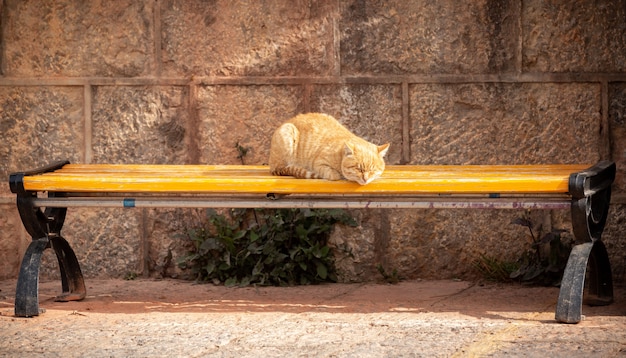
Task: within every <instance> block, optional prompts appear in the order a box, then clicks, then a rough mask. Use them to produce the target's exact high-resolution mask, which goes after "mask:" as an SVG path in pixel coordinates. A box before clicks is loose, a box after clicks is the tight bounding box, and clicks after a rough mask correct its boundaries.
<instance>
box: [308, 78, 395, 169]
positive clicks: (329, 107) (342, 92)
mask: <svg viewBox="0 0 626 358" xmlns="http://www.w3.org/2000/svg"><path fill="white" fill-rule="evenodd" d="M310 107H311V112H322V113H327V114H330V115H331V116H333V117H335V118H337V120H339V121H340V122H341V123H342V124H343V125H345V126H346V127H347V128H348V129H350V130H351V131H352V132H353V133H355V134H356V135H358V136H360V137H362V138H365V139H366V140H368V141H370V142H372V143H374V144H378V145H380V144H384V143H391V147H390V148H389V153H387V157H386V162H387V163H389V164H399V163H400V161H401V158H402V91H401V88H400V86H399V85H318V86H315V87H314V88H313V91H312V93H311V98H310Z"/></svg>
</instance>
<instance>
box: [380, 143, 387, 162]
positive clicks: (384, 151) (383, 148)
mask: <svg viewBox="0 0 626 358" xmlns="http://www.w3.org/2000/svg"><path fill="white" fill-rule="evenodd" d="M388 150H389V143H386V144H383V145H379V146H378V155H380V157H381V158H382V157H384V156H385V154H387V151H388Z"/></svg>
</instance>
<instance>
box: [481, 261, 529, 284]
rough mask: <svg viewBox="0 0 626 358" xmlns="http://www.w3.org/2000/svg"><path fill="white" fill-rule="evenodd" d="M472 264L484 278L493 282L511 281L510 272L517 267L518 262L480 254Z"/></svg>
mask: <svg viewBox="0 0 626 358" xmlns="http://www.w3.org/2000/svg"><path fill="white" fill-rule="evenodd" d="M473 265H474V267H475V268H476V269H477V270H478V272H480V274H481V275H482V276H483V277H484V278H485V279H487V280H489V281H495V282H506V281H511V274H512V273H513V272H515V271H516V270H518V269H519V264H517V263H515V262H509V261H502V260H499V259H496V258H493V257H489V256H487V255H485V254H482V255H480V257H479V258H478V259H476V260H475V261H474V262H473Z"/></svg>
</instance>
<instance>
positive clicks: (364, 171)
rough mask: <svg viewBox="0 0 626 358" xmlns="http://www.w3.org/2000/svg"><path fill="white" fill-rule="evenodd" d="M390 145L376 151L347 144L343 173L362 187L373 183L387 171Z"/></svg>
mask: <svg viewBox="0 0 626 358" xmlns="http://www.w3.org/2000/svg"><path fill="white" fill-rule="evenodd" d="M388 149H389V143H387V144H384V145H381V146H378V147H376V150H371V148H367V147H362V146H358V145H351V144H346V146H345V149H344V156H343V160H342V162H341V173H342V174H343V176H344V177H345V178H346V179H348V180H351V181H354V182H357V183H359V184H361V185H365V184H368V183H371V182H372V181H373V180H374V179H376V178H378V177H380V176H381V175H382V174H383V171H384V170H385V160H384V157H385V154H387V150H388Z"/></svg>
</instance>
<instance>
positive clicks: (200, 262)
mask: <svg viewBox="0 0 626 358" xmlns="http://www.w3.org/2000/svg"><path fill="white" fill-rule="evenodd" d="M207 218H208V222H207V224H206V225H205V226H204V227H201V228H195V229H191V230H188V232H187V237H188V238H189V240H190V241H191V242H192V243H193V250H192V252H190V253H189V254H188V255H186V256H184V257H182V258H181V259H180V260H179V262H178V264H179V266H180V267H181V268H183V269H189V270H191V272H192V273H193V274H194V275H195V277H196V279H197V280H201V281H213V282H216V283H224V284H225V285H226V286H247V285H251V284H258V285H294V284H310V283H318V282H323V281H336V275H335V272H334V265H333V258H332V255H331V253H330V248H329V247H328V246H327V244H326V243H327V240H328V236H329V235H330V232H331V230H332V226H333V225H334V224H335V223H343V224H347V225H353V226H354V225H356V222H355V221H354V219H352V217H350V216H349V215H348V214H347V212H345V211H344V210H340V209H333V210H326V209H316V210H313V209H232V210H230V211H228V214H226V215H224V214H219V213H218V212H216V211H215V210H212V209H211V210H208V211H207Z"/></svg>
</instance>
